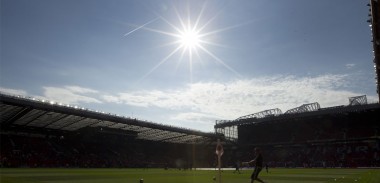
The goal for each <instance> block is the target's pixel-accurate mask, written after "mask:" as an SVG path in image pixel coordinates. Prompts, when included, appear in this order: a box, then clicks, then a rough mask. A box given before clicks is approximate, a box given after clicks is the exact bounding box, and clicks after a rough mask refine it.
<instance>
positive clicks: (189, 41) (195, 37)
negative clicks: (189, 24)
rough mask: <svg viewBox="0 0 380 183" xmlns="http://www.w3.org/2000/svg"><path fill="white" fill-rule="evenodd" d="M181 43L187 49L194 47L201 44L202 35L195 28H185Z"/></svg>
mask: <svg viewBox="0 0 380 183" xmlns="http://www.w3.org/2000/svg"><path fill="white" fill-rule="evenodd" d="M179 42H180V44H181V46H182V47H184V48H185V49H194V48H197V47H199V46H200V42H201V39H200V35H199V34H198V32H197V31H194V30H185V31H183V32H181V34H180V40H179Z"/></svg>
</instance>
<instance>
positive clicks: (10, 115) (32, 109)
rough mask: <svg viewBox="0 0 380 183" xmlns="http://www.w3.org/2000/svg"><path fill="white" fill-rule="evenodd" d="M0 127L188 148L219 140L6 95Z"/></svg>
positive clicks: (0, 102)
mask: <svg viewBox="0 0 380 183" xmlns="http://www.w3.org/2000/svg"><path fill="white" fill-rule="evenodd" d="M0 125H1V131H2V132H4V131H7V130H11V129H17V130H19V129H27V130H30V129H34V130H38V131H54V132H76V131H80V130H82V129H83V130H84V129H97V130H99V131H104V132H107V133H114V134H120V135H130V136H133V137H134V138H136V139H142V140H150V141H159V142H170V143H186V144H190V143H191V144H192V143H195V144H199V143H208V142H214V141H215V139H216V137H217V136H216V134H215V133H205V132H201V131H195V130H190V129H185V128H179V127H173V126H168V125H162V124H158V123H153V122H148V121H143V120H139V119H136V118H130V117H124V116H119V115H114V114H110V113H104V112H98V111H93V110H90V109H85V108H80V107H77V106H70V105H63V104H60V103H56V102H52V101H46V100H37V99H35V98H30V97H24V96H11V95H7V94H3V93H0Z"/></svg>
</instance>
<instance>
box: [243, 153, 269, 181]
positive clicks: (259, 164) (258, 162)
mask: <svg viewBox="0 0 380 183" xmlns="http://www.w3.org/2000/svg"><path fill="white" fill-rule="evenodd" d="M243 164H244V165H246V166H248V165H249V164H254V165H255V170H254V171H253V172H252V175H251V183H253V182H254V181H255V180H257V181H259V182H263V183H265V182H264V181H263V180H261V179H260V178H259V173H260V172H261V170H262V169H263V156H262V155H261V150H260V149H259V148H257V147H256V148H255V158H254V159H253V160H251V161H248V162H243Z"/></svg>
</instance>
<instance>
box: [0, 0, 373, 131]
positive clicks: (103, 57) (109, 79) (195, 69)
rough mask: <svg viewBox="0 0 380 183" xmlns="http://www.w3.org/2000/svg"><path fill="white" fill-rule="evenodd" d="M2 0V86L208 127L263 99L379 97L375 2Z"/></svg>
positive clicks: (338, 101)
mask: <svg viewBox="0 0 380 183" xmlns="http://www.w3.org/2000/svg"><path fill="white" fill-rule="evenodd" d="M0 2H1V48H0V49H1V62H0V91H2V92H5V93H11V94H22V95H26V96H32V97H37V98H40V99H48V100H52V101H56V102H62V103H65V104H71V105H78V106H81V107H86V108H90V109H94V110H101V111H105V112H109V113H114V114H119V115H124V116H131V117H136V118H139V119H143V120H148V121H153V122H157V123H163V124H169V125H174V126H180V127H186V128H191V129H197V130H201V131H206V132H209V131H213V125H214V124H215V120H228V119H236V118H238V117H240V116H243V115H247V114H251V113H255V112H259V111H262V110H266V109H272V108H280V109H281V110H282V111H283V112H285V111H286V110H288V109H291V108H294V107H298V106H300V105H302V104H305V103H312V102H319V103H320V105H321V107H330V106H336V105H346V104H348V97H353V96H358V95H367V98H368V100H369V101H370V102H375V101H377V97H376V88H375V79H374V77H375V73H374V69H373V62H372V59H373V53H372V45H371V42H370V41H371V30H370V27H369V26H368V23H367V22H366V20H367V19H368V7H367V6H366V4H367V3H368V2H367V1H361V0H334V1H331V0H318V1H315V0H287V1H282V0H275V1H266V0H238V1H230V0H209V1H198V0H192V1H172V0H167V1H161V0H128V1H124V0H65V1H59V0H33V1H29V0H1V1H0ZM188 35H191V36H190V37H191V39H190V40H189V39H188V37H186V36H188ZM194 40H195V41H194Z"/></svg>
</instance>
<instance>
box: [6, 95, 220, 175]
mask: <svg viewBox="0 0 380 183" xmlns="http://www.w3.org/2000/svg"><path fill="white" fill-rule="evenodd" d="M0 126H1V143H0V145H1V151H0V153H1V154H0V160H1V166H3V167H161V168H165V167H166V168H169V167H170V168H188V167H189V166H192V167H209V166H210V165H208V164H207V163H210V162H208V161H207V160H208V159H205V158H207V156H211V157H208V158H209V159H211V160H212V159H213V153H212V150H210V149H209V148H210V147H211V146H209V144H211V143H213V142H215V141H216V139H217V138H223V137H221V136H218V135H216V134H215V133H205V132H200V131H196V130H190V129H184V128H179V127H173V126H168V125H162V124H157V123H153V122H147V121H143V120H139V119H135V118H129V117H123V116H117V115H113V114H107V113H104V112H98V111H93V110H89V109H84V108H80V107H77V106H69V105H63V104H60V103H56V102H52V101H45V100H37V99H34V98H31V97H24V96H11V95H7V94H0ZM196 154H202V156H196ZM190 162H191V163H190ZM211 163H212V162H211Z"/></svg>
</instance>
